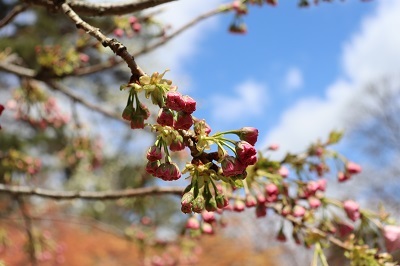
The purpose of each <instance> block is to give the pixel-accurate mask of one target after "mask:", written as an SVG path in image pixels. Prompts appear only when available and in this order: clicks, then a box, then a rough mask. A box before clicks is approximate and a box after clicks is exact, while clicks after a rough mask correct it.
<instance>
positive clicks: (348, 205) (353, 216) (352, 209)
mask: <svg viewBox="0 0 400 266" xmlns="http://www.w3.org/2000/svg"><path fill="white" fill-rule="evenodd" d="M343 209H344V211H345V212H346V214H347V217H349V219H350V220H352V221H353V222H355V221H357V219H359V218H360V215H361V214H360V205H359V204H358V203H357V202H355V201H353V200H346V201H345V202H343Z"/></svg>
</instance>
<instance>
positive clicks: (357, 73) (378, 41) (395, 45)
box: [263, 0, 400, 155]
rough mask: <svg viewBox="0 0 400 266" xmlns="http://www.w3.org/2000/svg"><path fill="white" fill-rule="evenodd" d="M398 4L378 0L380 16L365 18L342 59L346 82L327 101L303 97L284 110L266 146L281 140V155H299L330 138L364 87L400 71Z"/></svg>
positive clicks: (392, 0) (329, 92)
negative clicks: (287, 152) (319, 141)
mask: <svg viewBox="0 0 400 266" xmlns="http://www.w3.org/2000/svg"><path fill="white" fill-rule="evenodd" d="M399 14H400V1H396V0H386V1H382V2H380V5H379V7H378V8H377V10H376V12H375V13H374V14H373V15H371V16H368V17H367V18H366V19H364V20H363V22H362V24H361V28H360V30H359V32H357V33H355V34H354V35H353V36H352V38H351V39H350V40H349V41H348V42H346V44H345V45H344V51H343V54H342V55H341V58H342V62H343V65H342V67H343V71H344V76H345V77H346V80H345V79H344V78H343V77H338V78H337V80H336V81H335V82H334V83H333V84H332V85H331V86H329V87H328V88H327V90H326V93H325V97H323V98H310V97H307V98H303V99H300V100H299V101H298V102H297V103H296V104H294V105H293V106H292V107H291V108H290V109H288V110H286V111H285V112H284V113H283V115H282V117H281V119H280V121H279V123H278V125H277V126H276V127H275V128H273V129H272V130H271V131H270V132H269V134H268V135H267V137H266V139H265V140H264V142H263V145H265V146H266V145H268V144H270V143H271V142H277V143H279V144H280V146H281V151H280V155H282V153H284V152H286V151H293V152H296V151H301V150H302V149H304V148H305V147H306V146H307V145H308V144H310V142H311V141H314V140H316V139H317V138H326V137H327V136H328V134H329V132H330V131H331V130H332V129H338V128H343V127H344V126H345V124H344V121H345V119H343V116H344V115H346V112H347V113H348V112H351V109H349V108H351V105H350V102H351V101H352V100H354V99H357V97H360V93H362V88H363V85H365V84H367V83H368V82H371V81H374V80H376V79H380V78H382V76H384V75H385V76H388V75H390V74H396V73H397V74H398V73H399V72H400V60H398V59H399V58H400V36H399V35H398V32H397V31H398V29H399V28H400V15H399Z"/></svg>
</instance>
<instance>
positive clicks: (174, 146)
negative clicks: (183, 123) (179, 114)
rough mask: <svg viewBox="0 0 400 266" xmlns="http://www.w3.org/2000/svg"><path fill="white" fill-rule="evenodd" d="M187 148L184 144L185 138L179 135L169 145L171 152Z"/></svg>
mask: <svg viewBox="0 0 400 266" xmlns="http://www.w3.org/2000/svg"><path fill="white" fill-rule="evenodd" d="M184 148H185V143H183V138H182V136H181V135H178V136H177V137H176V138H175V139H174V140H173V141H172V142H171V145H169V149H170V150H171V151H181V150H183V149H184Z"/></svg>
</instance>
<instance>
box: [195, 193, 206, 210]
mask: <svg viewBox="0 0 400 266" xmlns="http://www.w3.org/2000/svg"><path fill="white" fill-rule="evenodd" d="M204 205H205V199H204V197H203V195H198V196H197V198H195V199H194V200H193V201H192V210H193V211H194V212H197V213H201V212H202V211H203V210H204Z"/></svg>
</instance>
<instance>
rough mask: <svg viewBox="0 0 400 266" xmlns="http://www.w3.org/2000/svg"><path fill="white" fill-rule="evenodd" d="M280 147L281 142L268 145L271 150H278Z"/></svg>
mask: <svg viewBox="0 0 400 266" xmlns="http://www.w3.org/2000/svg"><path fill="white" fill-rule="evenodd" d="M278 149H279V144H277V143H272V144H270V145H269V146H268V150H271V151H277V150H278Z"/></svg>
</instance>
